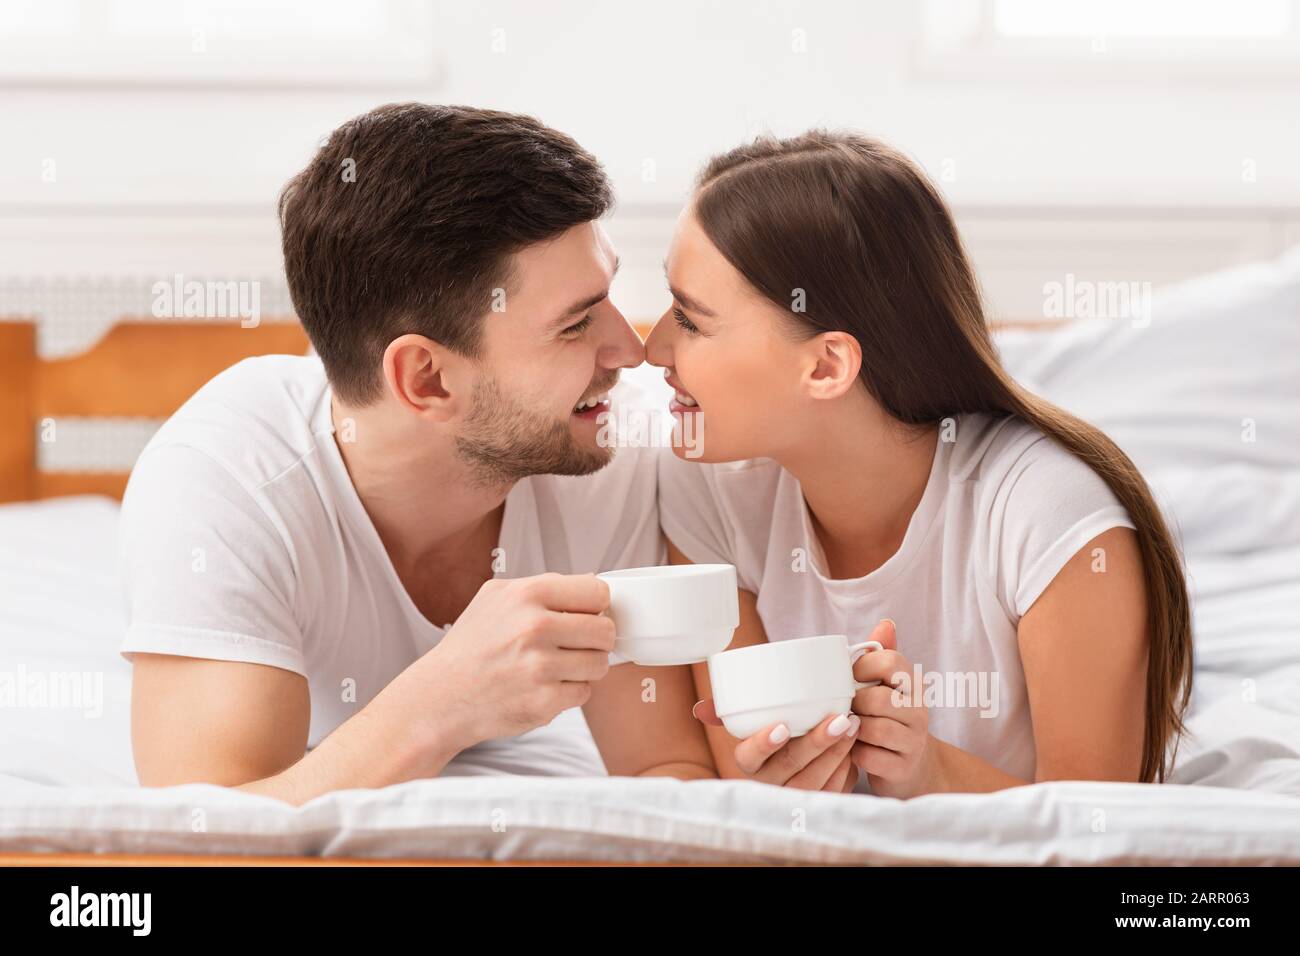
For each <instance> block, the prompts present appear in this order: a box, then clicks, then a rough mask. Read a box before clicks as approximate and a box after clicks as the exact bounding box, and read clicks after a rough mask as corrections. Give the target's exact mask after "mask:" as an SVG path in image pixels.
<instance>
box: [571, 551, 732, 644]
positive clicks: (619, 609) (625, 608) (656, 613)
mask: <svg viewBox="0 0 1300 956" xmlns="http://www.w3.org/2000/svg"><path fill="white" fill-rule="evenodd" d="M596 577H598V578H600V579H601V580H602V581H604V582H605V583H606V584H608V585H609V610H608V611H606V612H605V613H606V614H608V615H609V616H610V617H611V618H613V619H614V632H615V639H614V651H615V652H616V653H618V654H621V655H623V656H624V657H626V658H629V659H630V660H632V661H635V662H636V663H638V664H656V665H670V664H699V663H702V662H703V661H706V660H708V657H709V655H710V654H713V653H715V652H716V651H720V650H723V649H724V648H726V646H727V645H728V644H730V643H731V635H732V634H733V633H734V632H735V630H736V626H737V625H738V624H739V623H740V600H739V598H738V597H737V592H736V569H735V567H734V566H733V565H730V564H674V565H668V566H666V567H658V568H628V569H626V570H623V571H603V572H601V573H600V574H598V575H596Z"/></svg>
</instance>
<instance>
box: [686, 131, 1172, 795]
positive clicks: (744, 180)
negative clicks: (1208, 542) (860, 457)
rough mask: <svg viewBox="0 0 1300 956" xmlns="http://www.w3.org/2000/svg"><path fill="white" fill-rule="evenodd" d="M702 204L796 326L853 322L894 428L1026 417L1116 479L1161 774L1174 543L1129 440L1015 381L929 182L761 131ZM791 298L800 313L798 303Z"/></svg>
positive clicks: (725, 167) (731, 159)
mask: <svg viewBox="0 0 1300 956" xmlns="http://www.w3.org/2000/svg"><path fill="white" fill-rule="evenodd" d="M694 213H695V217H696V220H697V221H698V222H699V224H700V226H701V227H702V228H703V230H704V232H705V234H706V235H708V237H709V239H710V240H711V241H712V242H713V244H714V245H715V246H716V247H717V248H718V250H719V251H720V252H721V253H722V254H723V255H724V256H725V257H726V258H727V260H728V261H729V262H730V263H731V264H732V265H733V266H735V268H736V269H737V270H738V271H739V272H740V273H741V274H742V275H743V276H744V277H745V278H746V280H748V282H749V283H750V284H751V285H752V286H753V287H754V288H755V289H757V290H758V291H759V292H760V293H762V294H763V295H764V296H765V297H766V298H767V299H769V300H770V301H772V302H773V303H775V304H777V305H778V306H780V307H781V308H782V309H784V310H786V312H787V313H788V314H789V316H790V317H791V319H792V320H794V322H795V323H797V324H796V325H794V326H792V328H795V329H798V330H801V331H802V333H803V334H807V335H816V334H818V333H820V332H827V331H839V332H848V333H850V334H852V335H853V336H854V337H855V338H856V339H857V340H858V342H859V343H860V344H861V346H862V372H861V377H862V381H863V383H864V384H865V385H866V388H867V389H868V391H869V392H870V393H871V395H872V396H874V397H875V399H876V401H878V402H879V403H880V405H881V407H883V408H884V409H885V410H886V411H887V412H888V413H889V414H890V415H892V416H893V417H894V418H896V419H897V420H899V421H900V422H903V423H906V424H909V425H935V424H938V423H940V422H942V421H943V419H945V418H947V417H949V416H953V415H955V414H959V413H967V412H987V413H991V414H1000V415H1014V416H1018V417H1019V418H1021V419H1023V420H1025V421H1027V422H1029V423H1030V424H1032V425H1034V426H1036V427H1037V428H1038V429H1039V430H1040V431H1042V432H1043V433H1044V434H1046V435H1048V436H1049V437H1051V438H1053V439H1055V440H1056V441H1057V442H1059V443H1060V444H1061V445H1062V446H1064V447H1065V448H1066V449H1068V450H1069V451H1070V452H1072V453H1073V454H1075V455H1076V456H1078V457H1079V458H1080V459H1082V460H1083V461H1084V462H1086V463H1087V464H1088V465H1089V466H1090V467H1091V468H1092V469H1093V470H1094V471H1096V472H1097V474H1098V475H1100V476H1101V477H1102V478H1103V479H1104V480H1105V482H1106V484H1107V485H1109V486H1110V489H1111V490H1112V491H1113V492H1114V493H1115V495H1116V497H1118V498H1119V500H1120V502H1121V503H1122V504H1123V505H1124V507H1125V508H1126V509H1127V510H1128V513H1129V516H1130V517H1131V518H1132V520H1133V523H1134V525H1136V530H1137V540H1138V543H1139V546H1140V548H1141V554H1142V571H1143V576H1144V578H1145V584H1146V596H1147V610H1148V622H1147V633H1148V635H1149V641H1150V644H1149V648H1148V656H1147V678H1146V726H1145V736H1144V740H1143V746H1142V769H1141V776H1140V779H1141V780H1142V781H1143V782H1147V783H1149V782H1151V781H1153V780H1157V779H1158V780H1161V781H1163V780H1164V779H1165V778H1166V775H1167V773H1168V770H1169V767H1170V765H1171V763H1172V759H1173V756H1176V754H1177V741H1178V738H1179V737H1180V736H1181V735H1182V733H1183V732H1184V726H1183V713H1184V711H1185V710H1186V707H1187V702H1188V699H1189V697H1190V695H1191V690H1192V635H1191V612H1190V602H1189V599H1188V594H1187V584H1186V580H1185V578H1184V574H1183V568H1182V561H1181V558H1180V555H1179V551H1178V549H1177V547H1176V546H1175V544H1174V540H1173V537H1172V535H1171V534H1170V532H1169V528H1168V527H1167V526H1166V524H1165V520H1164V517H1163V516H1162V515H1161V513H1160V509H1159V508H1158V507H1157V506H1156V503H1155V500H1154V499H1153V498H1152V495H1151V492H1150V490H1149V489H1148V487H1147V484H1146V482H1145V481H1144V480H1143V478H1142V476H1141V474H1139V473H1138V470H1137V468H1136V467H1134V465H1133V462H1132V461H1130V460H1129V458H1128V456H1127V455H1125V454H1124V452H1123V451H1121V450H1120V448H1119V446H1118V445H1116V444H1115V443H1114V442H1113V441H1111V440H1110V439H1109V438H1107V437H1106V436H1105V435H1104V434H1103V433H1102V432H1101V431H1100V430H1098V429H1097V428H1094V427H1093V426H1091V425H1089V424H1088V423H1086V422H1084V421H1082V420H1080V419H1079V418H1077V417H1075V416H1074V415H1071V414H1070V413H1069V412H1066V411H1065V410H1063V409H1061V408H1058V407H1057V406H1055V405H1053V404H1052V403H1050V402H1047V401H1044V400H1043V399H1042V398H1039V397H1038V396H1036V395H1034V394H1032V393H1030V392H1028V391H1026V390H1025V389H1023V388H1021V387H1020V386H1019V385H1018V384H1016V382H1015V381H1014V380H1012V378H1011V377H1010V376H1009V375H1008V374H1007V373H1006V371H1005V370H1004V369H1003V368H1002V364H1001V361H1000V359H999V358H998V354H997V351H996V349H995V348H994V346H993V342H992V340H991V338H990V337H989V330H988V325H987V323H986V321H985V316H984V309H983V306H982V304H981V301H980V294H979V286H978V284H977V282H976V280H975V276H974V272H973V270H972V269H971V267H970V263H969V261H968V259H967V257H966V253H965V251H964V250H963V248H962V244H961V240H960V238H959V237H958V235H957V229H956V226H955V225H954V224H953V220H952V216H951V214H950V213H949V211H948V208H947V205H946V204H945V203H944V201H943V199H942V197H940V195H939V193H938V191H937V190H936V189H935V188H934V186H933V185H932V184H931V183H930V182H929V181H928V180H927V179H926V178H925V176H924V175H923V174H922V173H921V171H920V170H919V169H918V168H917V167H916V166H915V165H913V164H912V163H911V162H910V161H909V160H908V159H907V158H906V157H904V156H903V155H902V154H901V153H899V152H897V151H895V150H893V149H891V148H889V147H888V146H885V145H884V144H882V143H879V142H877V141H875V140H873V139H870V138H868V137H865V136H861V135H858V134H855V133H831V132H826V131H823V130H814V131H811V132H808V133H805V134H803V135H801V136H796V137H793V138H790V139H776V138H773V137H760V138H759V139H757V140H755V141H754V142H752V143H748V144H746V145H743V146H740V147H738V148H736V149H733V150H731V151H730V152H727V153H724V154H722V155H720V156H717V157H715V158H714V159H713V160H711V161H710V162H709V163H708V164H707V166H706V167H705V168H704V170H703V172H702V173H701V174H700V177H699V180H698V182H697V189H696V194H695V197H694ZM800 290H802V293H803V294H802V296H800V295H799V292H800ZM796 301H798V302H799V304H800V305H801V307H802V310H801V311H795V310H793V309H792V303H794V302H796ZM1171 742H1172V743H1173V745H1174V754H1173V755H1169V754H1168V753H1167V750H1168V748H1169V745H1170V743H1171Z"/></svg>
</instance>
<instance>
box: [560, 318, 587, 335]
mask: <svg viewBox="0 0 1300 956" xmlns="http://www.w3.org/2000/svg"><path fill="white" fill-rule="evenodd" d="M590 326H591V315H590V313H588V314H587V315H584V316H583V317H582V318H581V319H580V320H579V321H577V322H574V323H573V324H572V325H571V326H569V327H568V328H567V329H565V330H564V331H563V332H561V333H560V335H561V336H562V337H563V338H566V339H576V338H577V337H578V336H580V335H581V334H582V333H583V332H586V331H587V329H588V328H589V327H590Z"/></svg>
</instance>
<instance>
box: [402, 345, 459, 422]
mask: <svg viewBox="0 0 1300 956" xmlns="http://www.w3.org/2000/svg"><path fill="white" fill-rule="evenodd" d="M454 364H455V360H454V358H453V356H452V355H451V353H449V352H448V351H447V350H446V349H445V348H443V347H442V346H441V345H439V344H438V343H437V342H435V341H433V340H432V339H430V338H426V337H425V336H423V335H415V334H414V333H408V334H406V335H399V336H398V337H397V338H395V339H393V341H391V342H389V343H388V348H386V349H384V383H385V385H386V386H387V388H388V392H389V394H391V395H392V396H393V398H395V399H396V400H397V403H398V404H399V405H401V406H402V407H403V408H406V409H409V410H410V411H413V412H415V413H416V414H418V415H421V416H424V417H426V418H429V419H431V420H432V421H439V422H442V421H447V420H448V419H450V418H453V417H455V415H456V413H457V411H458V409H459V407H460V402H459V394H458V392H459V390H458V389H454V388H452V381H451V380H452V379H454V378H456V376H455V375H454V374H453V370H452V368H451V366H452V365H454Z"/></svg>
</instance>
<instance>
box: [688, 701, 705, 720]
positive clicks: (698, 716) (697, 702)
mask: <svg viewBox="0 0 1300 956" xmlns="http://www.w3.org/2000/svg"><path fill="white" fill-rule="evenodd" d="M702 703H704V701H702V700H697V701H696V702H695V706H694V707H692V708H691V716H692V717H694V718H695V719H696V720H699V719H700V715H699V713H697V711H699V709H700V704H702Z"/></svg>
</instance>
